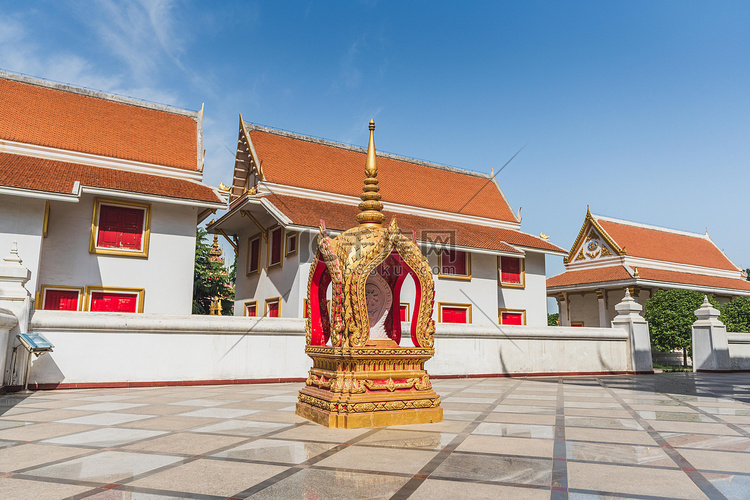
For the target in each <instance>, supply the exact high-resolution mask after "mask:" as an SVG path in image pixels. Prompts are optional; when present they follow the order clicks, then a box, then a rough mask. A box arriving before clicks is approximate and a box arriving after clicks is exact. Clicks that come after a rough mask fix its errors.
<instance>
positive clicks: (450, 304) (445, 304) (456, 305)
mask: <svg viewBox="0 0 750 500" xmlns="http://www.w3.org/2000/svg"><path fill="white" fill-rule="evenodd" d="M444 307H448V308H454V309H458V308H461V309H466V310H467V315H466V316H467V322H466V323H454V324H456V325H470V324H472V318H471V313H472V311H471V304H459V303H457V302H438V307H437V309H438V323H442V322H443V308H444Z"/></svg>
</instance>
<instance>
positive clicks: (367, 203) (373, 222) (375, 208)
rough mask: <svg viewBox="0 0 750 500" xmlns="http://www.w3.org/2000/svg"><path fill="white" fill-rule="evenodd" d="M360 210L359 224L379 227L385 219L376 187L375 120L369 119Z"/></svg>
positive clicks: (358, 215)
mask: <svg viewBox="0 0 750 500" xmlns="http://www.w3.org/2000/svg"><path fill="white" fill-rule="evenodd" d="M359 197H360V199H361V200H362V203H360V204H359V210H360V212H359V213H358V214H357V222H358V223H359V225H360V226H369V227H381V226H382V225H383V221H384V220H385V215H383V212H382V210H383V204H382V203H381V202H380V188H379V187H378V165H377V157H376V156H375V120H370V142H369V144H368V145H367V161H366V162H365V185H364V186H363V187H362V194H361V195H360V196H359Z"/></svg>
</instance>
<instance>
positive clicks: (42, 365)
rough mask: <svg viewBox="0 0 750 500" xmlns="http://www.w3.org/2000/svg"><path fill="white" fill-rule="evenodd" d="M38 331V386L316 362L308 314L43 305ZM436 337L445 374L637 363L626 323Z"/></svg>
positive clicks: (252, 373) (274, 369)
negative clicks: (308, 339) (47, 348)
mask: <svg viewBox="0 0 750 500" xmlns="http://www.w3.org/2000/svg"><path fill="white" fill-rule="evenodd" d="M30 330H31V331H32V332H33V333H40V334H42V335H44V336H45V337H46V338H47V339H48V340H49V341H50V342H52V344H54V346H55V349H54V352H52V353H50V354H46V355H44V356H41V357H40V358H38V359H34V360H33V365H32V368H31V375H30V379H29V383H30V384H31V385H34V384H55V385H56V384H64V385H65V386H67V385H68V384H70V385H73V386H75V385H79V384H114V383H118V384H121V383H148V382H157V383H158V382H179V381H184V382H188V383H189V382H201V381H203V382H206V381H230V380H239V381H250V380H268V379H290V378H305V377H307V371H308V370H309V368H310V366H311V365H312V363H311V360H310V358H308V357H307V355H306V354H305V350H304V348H305V334H304V320H301V319H292V318H247V317H219V316H176V315H175V316H170V315H155V314H114V313H90V312H89V313H85V312H68V311H36V312H35V313H34V314H33V316H32V318H31V324H30ZM435 337H436V341H435V346H436V356H435V357H434V358H433V359H431V360H430V361H429V362H428V363H427V370H428V371H429V373H430V374H431V375H436V376H441V375H442V376H448V375H453V376H467V375H499V374H512V373H518V374H522V373H523V374H541V373H591V372H622V371H627V370H628V359H629V345H628V344H629V343H628V334H627V332H626V331H625V330H622V329H619V328H570V327H523V326H513V327H511V326H502V327H500V326H492V327H491V326H479V325H454V324H439V325H438V327H437V332H436V335H435ZM407 344H408V343H407ZM18 383H19V379H18V378H16V379H15V384H14V385H16V384H18Z"/></svg>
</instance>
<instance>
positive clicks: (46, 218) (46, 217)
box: [42, 201, 49, 238]
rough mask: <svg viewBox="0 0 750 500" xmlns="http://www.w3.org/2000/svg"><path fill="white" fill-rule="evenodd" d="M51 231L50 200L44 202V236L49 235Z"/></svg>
mask: <svg viewBox="0 0 750 500" xmlns="http://www.w3.org/2000/svg"><path fill="white" fill-rule="evenodd" d="M48 231H49V201H45V202H44V220H43V221H42V237H43V238H46V237H47V232H48Z"/></svg>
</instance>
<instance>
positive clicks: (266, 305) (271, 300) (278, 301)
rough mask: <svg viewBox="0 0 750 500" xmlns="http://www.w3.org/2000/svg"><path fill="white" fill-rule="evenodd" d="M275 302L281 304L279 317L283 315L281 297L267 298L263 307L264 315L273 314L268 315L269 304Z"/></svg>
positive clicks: (267, 316)
mask: <svg viewBox="0 0 750 500" xmlns="http://www.w3.org/2000/svg"><path fill="white" fill-rule="evenodd" d="M274 302H276V303H278V304H279V314H278V316H276V317H277V318H280V317H281V297H273V298H270V299H266V304H265V307H264V308H263V317H264V318H270V317H271V316H269V315H268V305H269V304H273V303H274Z"/></svg>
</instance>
